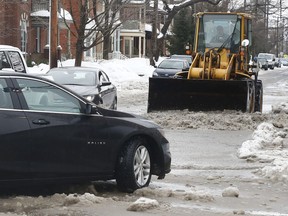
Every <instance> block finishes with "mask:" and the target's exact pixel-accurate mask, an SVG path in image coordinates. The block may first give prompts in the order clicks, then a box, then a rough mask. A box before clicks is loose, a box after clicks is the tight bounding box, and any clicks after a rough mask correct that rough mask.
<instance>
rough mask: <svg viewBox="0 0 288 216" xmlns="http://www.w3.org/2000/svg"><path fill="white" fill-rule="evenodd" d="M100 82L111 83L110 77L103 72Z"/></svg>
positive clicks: (100, 74)
mask: <svg viewBox="0 0 288 216" xmlns="http://www.w3.org/2000/svg"><path fill="white" fill-rule="evenodd" d="M99 81H100V83H102V82H109V78H108V76H107V75H106V74H105V73H104V72H103V71H100V72H99Z"/></svg>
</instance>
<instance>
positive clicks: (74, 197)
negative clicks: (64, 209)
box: [63, 193, 105, 206]
mask: <svg viewBox="0 0 288 216" xmlns="http://www.w3.org/2000/svg"><path fill="white" fill-rule="evenodd" d="M104 200H105V198H103V197H98V196H95V195H94V194H90V193H85V194H83V195H79V194H69V195H68V196H67V197H65V199H64V203H63V205H64V206H70V205H74V204H77V203H79V204H82V205H83V204H84V205H91V204H96V203H101V202H103V201H104Z"/></svg>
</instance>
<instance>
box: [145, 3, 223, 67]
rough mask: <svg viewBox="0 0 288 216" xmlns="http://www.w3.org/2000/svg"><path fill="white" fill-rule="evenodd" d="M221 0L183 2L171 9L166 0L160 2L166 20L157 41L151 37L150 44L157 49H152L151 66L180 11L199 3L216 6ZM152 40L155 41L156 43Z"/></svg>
mask: <svg viewBox="0 0 288 216" xmlns="http://www.w3.org/2000/svg"><path fill="white" fill-rule="evenodd" d="M221 1H222V0H215V1H213V0H190V1H184V2H183V3H181V4H177V5H174V6H173V7H171V6H170V5H168V2H167V1H166V0H162V2H163V4H164V7H163V10H164V11H166V19H165V22H164V23H163V26H162V28H161V30H160V35H159V36H158V38H157V39H155V38H153V37H152V42H151V44H153V46H155V44H156V47H157V49H153V52H152V55H151V56H149V58H150V64H151V65H155V62H156V61H158V58H159V54H160V50H161V48H162V47H163V43H164V39H165V35H166V34H167V31H168V28H169V26H170V24H171V23H172V20H173V18H174V17H175V15H176V14H177V13H178V12H179V11H180V10H182V9H184V8H186V7H190V6H193V5H194V4H197V3H200V2H206V3H208V4H211V5H218V4H219V3H220V2H221ZM153 40H157V41H156V42H155V41H153Z"/></svg>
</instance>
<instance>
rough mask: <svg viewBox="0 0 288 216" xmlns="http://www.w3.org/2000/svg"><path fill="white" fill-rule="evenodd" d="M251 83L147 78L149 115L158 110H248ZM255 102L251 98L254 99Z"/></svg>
mask: <svg viewBox="0 0 288 216" xmlns="http://www.w3.org/2000/svg"><path fill="white" fill-rule="evenodd" d="M253 82H254V81H253V80H248V79H247V80H241V81H240V80H192V79H173V78H149V95H148V109H147V111H148V112H151V111H160V110H183V109H188V110H191V111H212V110H225V109H227V110H241V111H243V112H246V111H248V110H247V109H248V108H247V107H248V103H250V102H249V100H247V98H248V95H249V94H248V93H249V91H250V90H249V85H250V86H251V84H252V86H253ZM253 102H254V99H253Z"/></svg>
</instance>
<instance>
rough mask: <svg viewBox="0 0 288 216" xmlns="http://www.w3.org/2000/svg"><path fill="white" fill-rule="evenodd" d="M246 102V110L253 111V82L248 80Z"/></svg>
mask: <svg viewBox="0 0 288 216" xmlns="http://www.w3.org/2000/svg"><path fill="white" fill-rule="evenodd" d="M247 88H248V89H247V103H246V112H249V113H253V112H254V107H255V85H254V82H249V85H248V87H247Z"/></svg>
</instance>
